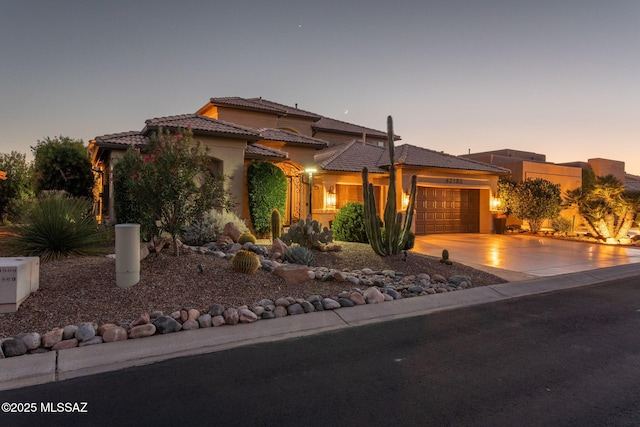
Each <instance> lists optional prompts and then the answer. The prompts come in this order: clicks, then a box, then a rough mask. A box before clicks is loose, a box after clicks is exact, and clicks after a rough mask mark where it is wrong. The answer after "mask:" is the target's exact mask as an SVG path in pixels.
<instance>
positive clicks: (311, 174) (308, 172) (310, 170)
mask: <svg viewBox="0 0 640 427" xmlns="http://www.w3.org/2000/svg"><path fill="white" fill-rule="evenodd" d="M316 172H318V170H317V169H316V168H306V169H305V170H304V173H307V174H309V178H310V179H311V178H313V174H314V173H316Z"/></svg>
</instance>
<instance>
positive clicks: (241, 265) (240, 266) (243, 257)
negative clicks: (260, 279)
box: [231, 250, 260, 274]
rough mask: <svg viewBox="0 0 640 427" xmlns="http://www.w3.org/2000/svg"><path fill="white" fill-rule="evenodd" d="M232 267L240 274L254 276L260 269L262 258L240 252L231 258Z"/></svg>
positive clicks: (249, 252) (250, 253) (243, 251)
mask: <svg viewBox="0 0 640 427" xmlns="http://www.w3.org/2000/svg"><path fill="white" fill-rule="evenodd" d="M231 267H233V269H234V270H235V271H238V272H240V273H246V274H253V273H255V272H256V271H257V270H258V268H259V267H260V257H259V256H258V255H257V254H255V253H253V252H251V251H245V250H239V251H238V252H236V254H235V255H234V256H233V258H231Z"/></svg>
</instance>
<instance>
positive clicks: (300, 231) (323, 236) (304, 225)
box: [280, 216, 333, 249]
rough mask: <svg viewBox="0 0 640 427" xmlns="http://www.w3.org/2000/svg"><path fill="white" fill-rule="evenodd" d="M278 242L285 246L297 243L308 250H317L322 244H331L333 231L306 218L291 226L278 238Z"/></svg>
mask: <svg viewBox="0 0 640 427" xmlns="http://www.w3.org/2000/svg"><path fill="white" fill-rule="evenodd" d="M280 240H282V241H283V242H284V243H285V244H287V245H291V244H292V243H297V244H299V245H300V246H306V247H307V248H309V249H319V248H321V247H322V245H323V244H325V245H326V244H328V243H331V242H333V231H331V230H329V229H328V228H327V227H322V224H320V223H319V222H318V221H316V220H315V219H314V220H312V219H311V216H307V219H306V220H304V221H303V220H300V221H299V222H298V223H297V224H292V225H291V227H289V231H288V232H286V233H284V234H283V235H282V236H280Z"/></svg>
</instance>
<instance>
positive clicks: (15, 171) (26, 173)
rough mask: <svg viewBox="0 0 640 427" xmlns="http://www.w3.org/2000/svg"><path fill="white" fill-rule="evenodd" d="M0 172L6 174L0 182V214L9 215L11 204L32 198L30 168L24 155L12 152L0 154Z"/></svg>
mask: <svg viewBox="0 0 640 427" xmlns="http://www.w3.org/2000/svg"><path fill="white" fill-rule="evenodd" d="M0 170H1V171H4V172H6V173H7V179H6V180H0V214H1V215H5V214H11V213H12V212H11V204H12V203H15V202H17V201H20V200H26V199H27V198H29V197H31V196H33V191H32V189H31V167H30V165H29V164H28V163H27V161H26V154H22V153H18V152H17V151H12V152H11V153H10V154H5V153H0Z"/></svg>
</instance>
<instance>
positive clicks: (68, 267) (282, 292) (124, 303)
mask: <svg viewBox="0 0 640 427" xmlns="http://www.w3.org/2000/svg"><path fill="white" fill-rule="evenodd" d="M262 243H266V242H262ZM337 243H338V244H339V245H340V246H341V248H342V250H341V251H339V252H317V251H314V254H315V262H314V266H316V268H319V267H326V268H324V269H322V270H325V272H328V270H329V269H334V270H338V271H340V270H344V271H354V270H358V271H356V273H359V270H361V269H371V270H373V271H382V270H388V271H395V272H398V276H402V277H407V276H417V275H421V274H422V276H421V277H424V275H425V274H426V275H429V276H430V277H432V278H433V277H436V275H440V276H442V277H444V278H445V279H448V278H449V277H451V276H467V277H469V278H470V279H471V282H472V283H471V284H467V286H469V287H476V286H484V285H489V284H495V283H502V282H504V280H502V279H500V278H499V277H496V276H493V275H491V274H488V273H485V272H482V271H479V270H475V269H473V268H470V267H467V266H464V265H462V264H459V263H457V262H454V263H453V265H445V264H442V263H440V262H439V259H437V258H433V257H428V256H423V255H419V254H415V253H412V252H409V253H408V255H407V257H406V260H405V259H404V256H403V255H397V256H392V257H384V258H383V257H379V256H377V255H376V254H375V253H374V252H373V250H372V249H371V248H370V247H369V245H366V244H359V243H345V242H337ZM263 247H265V248H268V247H269V246H268V244H265V245H263ZM199 265H200V266H201V267H202V269H201V268H199ZM115 275H116V274H115V260H114V259H112V258H108V257H106V256H99V257H82V258H68V259H64V260H59V261H54V262H49V263H44V264H42V265H41V266H40V289H39V290H38V291H37V292H35V293H33V294H32V295H31V296H30V297H29V298H28V299H27V300H26V301H25V302H23V303H22V305H21V306H20V308H19V310H18V311H17V312H16V313H10V314H6V315H4V316H1V317H0V338H6V337H12V336H15V335H17V334H19V333H25V332H37V333H39V334H44V333H46V332H47V331H50V330H52V329H53V328H63V327H65V326H68V325H79V324H81V323H83V322H92V323H94V324H96V325H102V324H106V323H115V324H119V323H128V322H133V321H135V320H136V319H138V318H139V317H140V315H141V314H147V313H151V312H154V311H155V312H158V311H161V312H163V313H164V314H167V315H168V314H170V313H173V312H175V311H176V310H183V311H188V310H190V309H191V310H193V309H195V310H198V311H200V312H202V313H207V311H208V310H209V308H210V307H211V306H212V305H213V304H218V305H222V306H226V307H241V306H245V305H246V306H248V307H249V308H251V307H254V306H256V305H258V302H259V301H261V300H264V299H270V300H273V301H275V300H277V299H278V298H282V297H289V298H293V299H299V298H308V297H309V296H312V295H320V296H323V297H333V298H335V299H336V300H337V299H338V296H339V295H340V294H341V293H342V292H343V291H348V290H350V289H352V288H353V287H354V284H353V283H352V282H349V281H337V280H315V279H314V280H307V281H305V282H303V283H288V282H286V281H285V280H283V279H282V278H280V277H278V276H276V275H275V274H273V273H272V272H268V271H266V270H265V269H262V268H261V269H259V270H258V271H257V272H256V273H255V274H253V275H246V274H241V273H238V272H236V271H234V270H233V269H232V268H231V264H230V262H229V261H228V260H226V259H225V258H218V257H215V256H212V255H205V254H200V253H195V252H189V251H184V253H183V254H181V255H180V256H178V257H176V256H172V255H171V254H170V253H169V252H168V251H166V250H165V251H162V252H161V253H160V254H157V255H156V254H154V253H152V254H151V255H149V256H148V257H146V258H145V259H143V260H142V261H141V272H140V277H141V280H140V282H139V283H138V284H136V285H135V286H133V287H131V288H129V289H120V288H118V287H117V286H116V285H115V283H116V279H115ZM318 276H320V273H318ZM432 281H433V279H432ZM423 282H424V281H423Z"/></svg>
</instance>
